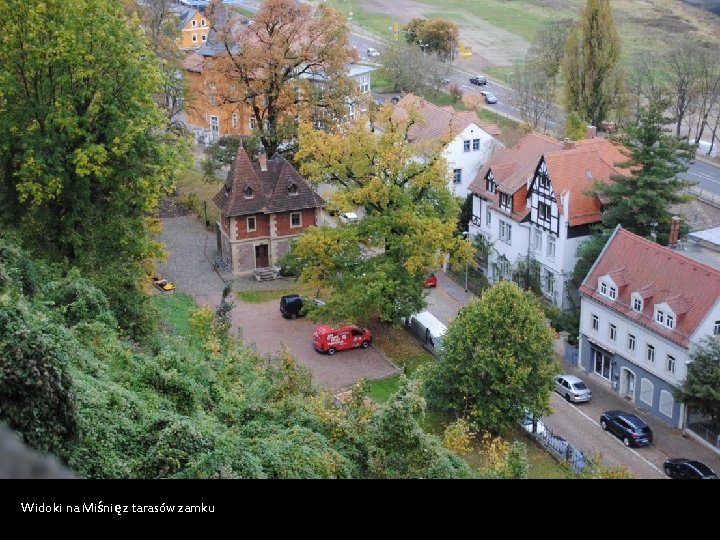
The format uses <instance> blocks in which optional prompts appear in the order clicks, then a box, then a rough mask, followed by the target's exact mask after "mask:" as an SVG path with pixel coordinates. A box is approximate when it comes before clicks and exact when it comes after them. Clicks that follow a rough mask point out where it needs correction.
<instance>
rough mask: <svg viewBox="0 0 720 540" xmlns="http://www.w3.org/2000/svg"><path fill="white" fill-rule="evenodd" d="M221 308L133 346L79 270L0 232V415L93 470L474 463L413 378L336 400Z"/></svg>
mask: <svg viewBox="0 0 720 540" xmlns="http://www.w3.org/2000/svg"><path fill="white" fill-rule="evenodd" d="M229 308H230V305H229V304H228V303H227V302H226V301H224V302H223V304H222V305H221V306H220V307H219V309H218V310H217V311H215V312H213V311H212V310H209V309H198V310H195V311H194V312H191V313H189V315H190V324H189V326H188V327H189V328H190V329H191V330H190V331H188V332H187V333H185V334H183V335H170V334H164V333H163V334H160V333H158V334H156V335H154V336H152V337H151V338H150V339H149V340H148V341H149V342H150V344H151V345H150V346H148V347H147V348H140V347H138V345H137V344H134V343H130V342H127V341H124V340H123V339H121V337H119V335H118V333H117V330H116V323H115V319H114V316H113V314H112V312H110V311H109V310H108V302H107V299H106V298H105V297H104V295H103V293H102V292H101V291H99V290H98V289H96V288H94V287H92V286H91V285H90V284H89V283H88V282H87V281H86V280H84V279H83V278H82V276H81V275H80V274H78V273H73V274H72V275H70V276H68V277H65V278H62V277H60V276H58V275H56V273H55V271H54V270H53V269H51V268H48V267H46V266H43V265H37V264H35V263H33V262H32V261H31V260H30V259H28V256H27V253H24V252H23V251H21V250H19V249H17V248H16V247H15V246H14V245H11V244H9V243H8V242H7V241H4V240H2V239H0V422H4V423H6V424H7V425H8V426H9V427H10V428H12V429H13V430H15V431H17V432H18V433H19V434H20V435H21V436H22V437H23V438H24V440H25V442H26V443H28V444H29V445H30V446H32V447H35V448H38V449H41V450H47V451H51V452H53V453H56V454H57V455H58V456H59V457H60V458H61V459H62V460H63V461H64V462H65V463H67V464H68V466H69V467H70V468H71V469H73V470H74V471H75V472H77V473H78V474H79V475H81V476H85V477H91V478H128V477H142V478H211V477H212V478H235V477H242V478H248V477H252V478H336V477H379V478H394V477H404V478H414V477H468V476H471V475H472V473H471V471H470V469H469V468H468V466H467V464H466V463H465V462H464V461H462V460H461V459H460V458H458V457H457V456H455V455H454V454H452V453H451V452H450V451H448V450H446V449H445V448H443V447H442V444H441V442H440V440H439V439H438V438H436V437H434V436H431V435H428V434H426V433H425V432H423V431H422V429H421V428H420V426H419V425H418V423H417V415H418V413H421V412H422V409H423V406H424V403H423V401H422V399H421V398H420V397H418V393H417V388H416V387H415V386H414V385H413V384H410V383H406V384H404V385H401V389H400V391H399V392H398V394H397V395H395V396H394V397H392V398H391V399H390V401H389V403H388V404H387V405H386V406H384V407H381V408H379V409H376V408H374V407H372V406H370V405H369V404H368V403H367V402H366V400H364V399H363V398H362V393H363V392H362V388H361V387H358V388H356V389H355V392H354V394H353V396H352V398H351V399H350V400H349V401H348V403H346V404H345V405H343V406H342V407H338V406H337V405H336V404H335V402H334V400H333V398H332V397H331V396H330V395H328V394H326V393H323V392H318V391H316V390H314V389H313V388H312V386H311V384H310V376H309V373H308V372H307V371H306V370H304V369H301V368H299V367H298V366H296V365H295V362H294V361H293V359H292V358H291V357H290V356H289V355H287V354H280V355H279V356H278V357H277V358H274V359H272V360H268V359H267V358H265V357H264V356H262V355H259V354H257V353H256V352H255V351H254V350H253V349H251V348H249V347H246V346H245V345H244V344H243V343H242V342H240V341H238V340H236V339H234V338H232V337H231V336H230V333H229V332H228V325H227V313H228V310H229ZM175 315H176V316H177V315H178V314H177V313H175Z"/></svg>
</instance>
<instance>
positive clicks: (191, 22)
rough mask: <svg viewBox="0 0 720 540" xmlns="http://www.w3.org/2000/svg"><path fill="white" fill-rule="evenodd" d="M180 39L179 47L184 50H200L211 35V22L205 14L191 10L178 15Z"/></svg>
mask: <svg viewBox="0 0 720 540" xmlns="http://www.w3.org/2000/svg"><path fill="white" fill-rule="evenodd" d="M178 24H179V26H180V37H179V38H178V47H179V48H180V49H183V50H189V49H199V48H200V47H202V46H204V45H205V43H206V42H207V40H208V36H209V35H210V21H208V19H207V17H206V16H205V14H204V13H202V12H200V11H197V10H194V9H191V10H188V11H185V12H183V13H181V14H180V15H178Z"/></svg>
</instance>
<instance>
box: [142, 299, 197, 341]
mask: <svg viewBox="0 0 720 540" xmlns="http://www.w3.org/2000/svg"><path fill="white" fill-rule="evenodd" d="M150 304H151V305H152V306H153V307H154V308H155V309H156V310H157V312H158V318H159V319H160V320H161V321H162V323H161V327H163V326H164V327H165V328H166V329H167V331H168V332H169V333H171V334H177V335H181V336H187V335H189V334H190V323H189V322H188V318H189V317H190V312H191V311H192V310H193V309H195V302H194V301H193V299H192V296H190V295H189V294H185V293H179V292H169V293H158V294H153V295H152V296H151V297H150Z"/></svg>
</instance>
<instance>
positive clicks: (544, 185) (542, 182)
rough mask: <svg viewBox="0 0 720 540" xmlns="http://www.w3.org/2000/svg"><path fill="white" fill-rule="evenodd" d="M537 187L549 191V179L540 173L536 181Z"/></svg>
mask: <svg viewBox="0 0 720 540" xmlns="http://www.w3.org/2000/svg"><path fill="white" fill-rule="evenodd" d="M538 186H540V189H550V178H548V176H547V175H546V174H544V173H541V174H540V178H539V179H538Z"/></svg>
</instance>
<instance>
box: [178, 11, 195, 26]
mask: <svg viewBox="0 0 720 540" xmlns="http://www.w3.org/2000/svg"><path fill="white" fill-rule="evenodd" d="M198 13H199V11H197V10H195V9H190V10H188V11H184V12H183V13H180V14H179V15H178V24H179V26H180V29H181V30H182V29H183V28H185V26H186V25H187V23H189V22H190V20H191V19H192V18H193V17H194V16H195V15H197V14H198Z"/></svg>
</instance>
